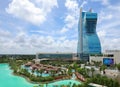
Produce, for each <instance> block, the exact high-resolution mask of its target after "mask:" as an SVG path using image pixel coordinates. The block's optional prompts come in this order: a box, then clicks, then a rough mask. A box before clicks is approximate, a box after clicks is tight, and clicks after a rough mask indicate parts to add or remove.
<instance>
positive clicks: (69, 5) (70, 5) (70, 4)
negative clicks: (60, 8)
mask: <svg viewBox="0 0 120 87" xmlns="http://www.w3.org/2000/svg"><path fill="white" fill-rule="evenodd" d="M65 6H66V7H67V9H68V10H72V11H74V10H75V9H76V8H78V3H77V1H76V0H74V1H73V0H66V2H65Z"/></svg>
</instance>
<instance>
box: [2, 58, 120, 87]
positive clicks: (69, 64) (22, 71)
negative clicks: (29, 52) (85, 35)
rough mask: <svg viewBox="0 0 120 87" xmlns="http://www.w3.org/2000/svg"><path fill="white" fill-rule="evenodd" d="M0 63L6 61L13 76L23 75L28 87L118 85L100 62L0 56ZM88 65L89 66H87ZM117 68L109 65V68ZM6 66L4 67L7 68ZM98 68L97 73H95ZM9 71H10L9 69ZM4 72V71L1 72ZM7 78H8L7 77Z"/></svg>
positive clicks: (119, 67) (110, 86)
mask: <svg viewBox="0 0 120 87" xmlns="http://www.w3.org/2000/svg"><path fill="white" fill-rule="evenodd" d="M0 63H2V64H3V63H7V64H9V67H8V68H10V69H11V70H12V73H13V74H14V75H15V76H21V77H24V78H25V79H26V80H27V81H29V82H30V83H34V84H32V85H31V86H30V87H33V86H34V87H88V84H89V83H96V84H100V85H104V86H107V87H119V86H120V85H119V83H118V81H117V79H118V78H114V79H113V78H109V77H107V76H106V72H105V70H106V69H107V68H108V67H107V66H105V65H102V63H101V62H95V61H93V64H89V63H87V64H86V63H85V65H84V67H82V66H81V64H83V63H82V62H80V61H63V60H59V61H50V60H49V61H48V60H47V61H42V62H40V63H36V62H35V61H33V60H32V59H27V58H26V59H10V58H8V57H4V58H0ZM87 66H89V67H90V68H87ZM116 67H117V68H118V70H120V64H118V65H117V66H111V67H109V68H116ZM8 68H6V69H8ZM96 69H99V71H98V72H99V73H96ZM10 72H11V71H10ZM101 72H102V73H103V74H101ZM3 74H4V73H3ZM7 79H8V78H7Z"/></svg>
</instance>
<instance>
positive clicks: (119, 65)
mask: <svg viewBox="0 0 120 87" xmlns="http://www.w3.org/2000/svg"><path fill="white" fill-rule="evenodd" d="M117 68H118V70H119V71H120V63H119V64H117Z"/></svg>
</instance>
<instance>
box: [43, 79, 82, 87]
mask: <svg viewBox="0 0 120 87" xmlns="http://www.w3.org/2000/svg"><path fill="white" fill-rule="evenodd" d="M74 83H75V84H76V85H78V84H81V83H80V82H79V81H76V80H72V79H71V80H61V81H57V82H54V83H50V84H48V85H47V87H54V86H58V87H60V86H59V85H70V87H72V85H73V84H74ZM44 87H46V86H44Z"/></svg>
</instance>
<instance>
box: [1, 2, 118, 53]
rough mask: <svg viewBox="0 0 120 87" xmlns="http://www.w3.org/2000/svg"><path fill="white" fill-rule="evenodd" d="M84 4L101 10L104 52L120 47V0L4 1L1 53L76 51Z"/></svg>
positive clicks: (97, 11)
mask: <svg viewBox="0 0 120 87" xmlns="http://www.w3.org/2000/svg"><path fill="white" fill-rule="evenodd" d="M80 7H83V11H88V10H89V9H90V8H92V9H93V12H96V13H98V21H97V33H98V35H99V38H100V41H101V46H102V51H103V52H104V51H105V50H111V49H114V50H116V49H117V50H120V34H119V33H120V16H119V15H120V1H119V0H5V1H4V0H0V54H3V53H8V54H12V53H18V54H19V53H24V54H35V53H37V52H76V49H77V38H78V35H77V34H78V32H77V29H78V28H77V27H78V19H79V8H80Z"/></svg>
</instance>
